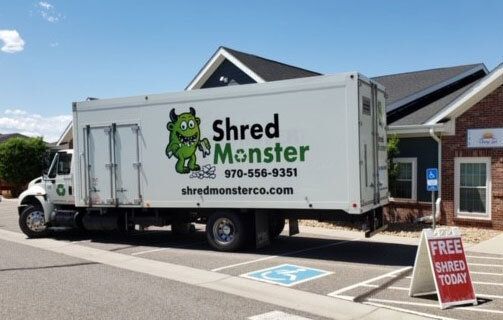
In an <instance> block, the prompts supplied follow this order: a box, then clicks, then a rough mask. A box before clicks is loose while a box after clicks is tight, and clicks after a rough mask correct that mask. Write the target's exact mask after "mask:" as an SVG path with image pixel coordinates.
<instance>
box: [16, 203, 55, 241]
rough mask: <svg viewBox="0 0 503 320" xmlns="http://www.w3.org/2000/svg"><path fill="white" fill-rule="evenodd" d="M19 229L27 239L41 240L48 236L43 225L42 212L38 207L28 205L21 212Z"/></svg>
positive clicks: (47, 231)
mask: <svg viewBox="0 0 503 320" xmlns="http://www.w3.org/2000/svg"><path fill="white" fill-rule="evenodd" d="M19 227H20V228H21V231H23V233H24V234H26V235H27V236H28V237H29V238H42V237H46V236H47V235H48V234H49V230H48V229H47V226H46V224H45V216H44V210H43V209H42V208H40V207H39V206H34V205H28V206H27V207H26V209H24V210H23V212H21V215H20V216H19Z"/></svg>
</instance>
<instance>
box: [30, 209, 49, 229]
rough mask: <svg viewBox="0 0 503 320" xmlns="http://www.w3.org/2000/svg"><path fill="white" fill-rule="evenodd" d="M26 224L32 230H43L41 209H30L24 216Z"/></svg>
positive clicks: (43, 222) (43, 219) (43, 220)
mask: <svg viewBox="0 0 503 320" xmlns="http://www.w3.org/2000/svg"><path fill="white" fill-rule="evenodd" d="M26 226H27V227H28V229H30V230H31V231H34V232H41V231H44V230H45V217H44V213H43V212H42V211H38V210H35V211H32V212H30V214H28V216H27V217H26Z"/></svg>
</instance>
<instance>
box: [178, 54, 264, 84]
mask: <svg viewBox="0 0 503 320" xmlns="http://www.w3.org/2000/svg"><path fill="white" fill-rule="evenodd" d="M226 59H227V60H229V61H230V62H231V63H232V64H234V65H235V66H236V67H237V68H239V69H240V70H241V71H243V72H244V73H246V75H248V76H249V77H250V78H252V79H253V80H255V81H256V82H257V83H263V82H266V81H265V80H264V79H262V78H261V77H260V76H259V75H258V74H256V73H255V72H253V71H252V70H251V69H250V68H248V67H247V66H246V65H245V64H243V63H242V62H241V61H239V60H238V59H237V58H236V57H234V56H233V55H232V54H231V53H229V52H228V51H227V50H225V48H223V47H220V48H219V49H218V50H217V52H215V53H214V54H213V56H212V57H211V58H210V60H209V61H208V62H207V63H206V64H205V66H204V67H203V69H201V71H199V72H198V74H197V75H196V77H195V78H194V79H193V80H192V81H191V82H190V83H189V85H188V86H187V87H186V88H185V90H187V91H188V90H195V89H200V88H201V86H202V85H203V84H204V83H205V82H206V80H208V78H209V77H210V76H211V74H212V73H213V72H214V71H215V70H216V69H217V68H218V67H219V66H220V64H222V62H223V61H224V60H226Z"/></svg>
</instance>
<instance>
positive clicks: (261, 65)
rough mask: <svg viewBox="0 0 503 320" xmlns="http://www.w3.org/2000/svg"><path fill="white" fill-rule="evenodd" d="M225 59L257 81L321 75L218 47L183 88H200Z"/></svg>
mask: <svg viewBox="0 0 503 320" xmlns="http://www.w3.org/2000/svg"><path fill="white" fill-rule="evenodd" d="M225 60H228V61H230V62H232V63H233V64H234V65H235V66H236V67H238V68H239V69H241V70H242V71H243V72H244V73H246V74H247V75H248V76H249V77H250V78H252V79H253V80H254V81H256V82H257V83H263V82H269V81H277V80H286V79H294V78H304V77H312V76H318V75H321V73H318V72H314V71H310V70H307V69H302V68H298V67H295V66H292V65H288V64H285V63H281V62H278V61H274V60H270V59H266V58H262V57H259V56H256V55H253V54H249V53H246V52H242V51H237V50H234V49H230V48H227V47H219V48H218V50H217V51H216V52H215V53H214V54H213V56H212V57H211V58H210V60H208V62H207V63H206V64H205V65H204V66H203V68H202V69H201V70H200V71H199V72H198V73H197V75H196V76H195V77H194V79H192V81H191V82H190V83H189V85H188V86H187V87H186V88H185V90H193V89H199V88H201V87H202V86H203V85H204V83H205V82H206V80H207V79H208V78H209V77H210V76H211V74H212V73H213V72H214V71H215V70H216V69H217V68H218V66H219V65H220V64H221V63H222V62H223V61H225Z"/></svg>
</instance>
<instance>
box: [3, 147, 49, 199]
mask: <svg viewBox="0 0 503 320" xmlns="http://www.w3.org/2000/svg"><path fill="white" fill-rule="evenodd" d="M46 149H47V147H46V144H45V142H44V141H43V140H42V138H22V137H14V138H11V139H9V140H7V141H5V142H4V143H1V144H0V178H1V179H2V180H4V181H5V182H7V183H8V184H9V185H11V186H12V189H11V193H12V195H13V196H14V197H17V196H18V195H19V193H20V192H21V191H22V190H23V188H24V187H25V186H26V184H27V183H28V182H30V181H31V180H32V179H34V178H36V177H38V176H40V175H41V173H42V170H43V166H44V165H43V160H44V155H45V152H46Z"/></svg>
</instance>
